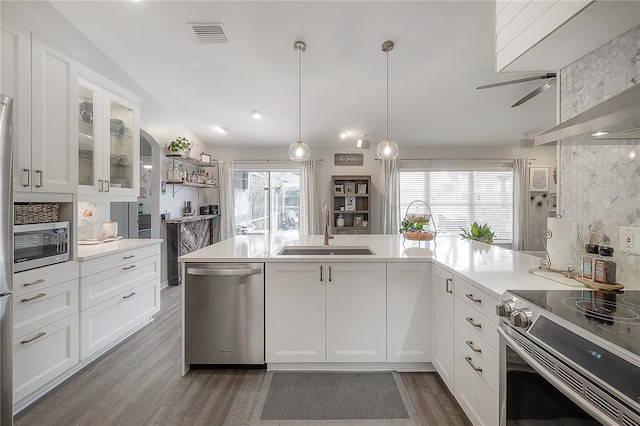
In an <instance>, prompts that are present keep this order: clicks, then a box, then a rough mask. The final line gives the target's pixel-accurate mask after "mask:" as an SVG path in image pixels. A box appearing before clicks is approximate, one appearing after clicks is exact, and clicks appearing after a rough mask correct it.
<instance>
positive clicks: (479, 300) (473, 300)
mask: <svg viewBox="0 0 640 426" xmlns="http://www.w3.org/2000/svg"><path fill="white" fill-rule="evenodd" d="M465 296H467V299H471V301H472V302H476V303H482V299H476V298H475V297H473V294H471V293H467V294H466V295H465Z"/></svg>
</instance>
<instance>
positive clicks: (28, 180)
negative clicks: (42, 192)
mask: <svg viewBox="0 0 640 426" xmlns="http://www.w3.org/2000/svg"><path fill="white" fill-rule="evenodd" d="M22 171H23V172H25V173H26V175H27V183H23V184H22V186H24V187H25V188H27V187H29V186H31V170H30V169H22Z"/></svg>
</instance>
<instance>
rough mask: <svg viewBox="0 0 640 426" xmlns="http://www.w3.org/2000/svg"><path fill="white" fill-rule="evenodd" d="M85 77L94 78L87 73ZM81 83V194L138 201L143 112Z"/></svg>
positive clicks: (95, 86) (99, 88)
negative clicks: (141, 114)
mask: <svg viewBox="0 0 640 426" xmlns="http://www.w3.org/2000/svg"><path fill="white" fill-rule="evenodd" d="M82 73H83V75H92V74H91V72H90V71H88V70H83V71H82ZM93 78H94V79H95V80H102V78H101V77H99V76H93ZM78 82H79V83H78V86H79V89H78V97H77V102H76V104H77V109H78V114H77V117H78V120H77V122H76V124H75V125H76V127H77V129H78V192H79V193H80V194H87V195H93V196H96V195H97V196H106V197H109V198H112V197H132V198H136V197H137V196H138V195H139V193H140V166H139V163H140V124H139V120H140V117H139V116H140V108H139V106H138V105H137V104H136V103H135V102H134V101H130V100H128V99H125V98H124V97H122V96H119V95H117V94H115V93H113V92H111V91H109V90H107V89H105V88H104V87H102V86H100V85H99V84H97V83H95V82H93V81H91V80H90V79H89V78H80V79H79V80H78Z"/></svg>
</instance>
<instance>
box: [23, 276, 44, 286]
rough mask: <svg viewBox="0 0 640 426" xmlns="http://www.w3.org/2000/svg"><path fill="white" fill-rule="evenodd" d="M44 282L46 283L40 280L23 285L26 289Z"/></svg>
mask: <svg viewBox="0 0 640 426" xmlns="http://www.w3.org/2000/svg"><path fill="white" fill-rule="evenodd" d="M43 282H44V280H43V279H42V278H40V279H39V280H35V281H32V282H30V283H24V284H22V285H23V286H25V287H29V286H30V285H36V284H42V283H43Z"/></svg>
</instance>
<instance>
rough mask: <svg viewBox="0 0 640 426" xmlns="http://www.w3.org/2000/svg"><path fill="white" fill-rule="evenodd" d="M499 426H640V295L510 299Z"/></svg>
mask: <svg viewBox="0 0 640 426" xmlns="http://www.w3.org/2000/svg"><path fill="white" fill-rule="evenodd" d="M496 312H497V314H498V316H500V319H501V321H500V326H499V328H498V333H499V334H500V416H501V424H503V425H504V424H527V425H530V424H531V425H535V424H545V425H549V424H581V425H582V424H599V423H602V424H619V425H624V426H640V291H639V290H634V291H624V292H616V293H613V292H601V291H595V290H550V291H538V290H523V291H508V292H506V293H504V294H503V295H502V297H501V301H500V302H499V303H498V305H497V306H496Z"/></svg>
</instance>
